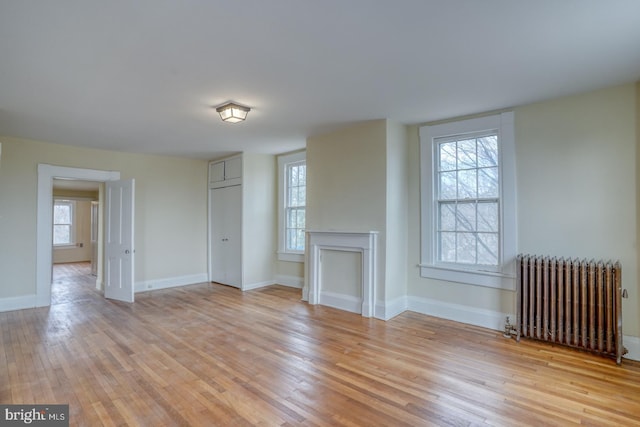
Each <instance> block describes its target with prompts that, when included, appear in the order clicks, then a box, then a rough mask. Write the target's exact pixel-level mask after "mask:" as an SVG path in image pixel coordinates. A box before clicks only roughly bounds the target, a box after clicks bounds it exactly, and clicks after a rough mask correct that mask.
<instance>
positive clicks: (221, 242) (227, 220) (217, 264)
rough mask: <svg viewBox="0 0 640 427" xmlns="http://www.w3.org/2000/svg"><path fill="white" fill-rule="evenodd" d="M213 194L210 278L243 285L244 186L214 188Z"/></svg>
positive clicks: (229, 283) (211, 194) (228, 283)
mask: <svg viewBox="0 0 640 427" xmlns="http://www.w3.org/2000/svg"><path fill="white" fill-rule="evenodd" d="M210 197H211V257H212V258H211V270H212V271H211V280H212V281H213V282H218V283H223V284H225V285H231V286H235V287H238V288H240V287H242V259H241V258H242V252H241V249H242V248H241V237H242V229H241V224H242V186H240V185H234V186H232V187H223V188H215V189H212V190H210Z"/></svg>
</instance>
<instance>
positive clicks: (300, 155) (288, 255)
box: [278, 151, 307, 262]
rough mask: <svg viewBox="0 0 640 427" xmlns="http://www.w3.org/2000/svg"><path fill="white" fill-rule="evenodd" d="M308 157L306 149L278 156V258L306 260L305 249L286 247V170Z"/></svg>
mask: <svg viewBox="0 0 640 427" xmlns="http://www.w3.org/2000/svg"><path fill="white" fill-rule="evenodd" d="M306 159H307V153H306V151H299V152H297V153H292V154H283V155H281V156H278V260H279V261H290V262H304V251H295V252H293V251H287V250H286V248H285V230H286V206H285V203H286V199H285V197H286V190H287V188H286V170H287V165H289V164H291V163H296V162H300V161H303V160H306Z"/></svg>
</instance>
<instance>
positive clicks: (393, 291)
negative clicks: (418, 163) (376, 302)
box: [379, 121, 409, 301]
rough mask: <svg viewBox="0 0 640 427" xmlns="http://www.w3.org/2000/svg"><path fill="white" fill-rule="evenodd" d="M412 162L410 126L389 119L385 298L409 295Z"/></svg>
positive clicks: (389, 299) (391, 298)
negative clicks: (409, 206)
mask: <svg viewBox="0 0 640 427" xmlns="http://www.w3.org/2000/svg"><path fill="white" fill-rule="evenodd" d="M408 165H409V144H408V134H407V127H406V126H403V125H401V124H398V123H393V122H391V121H387V168H386V181H387V190H386V205H387V206H386V209H387V212H386V231H387V235H386V241H387V245H386V277H385V280H384V283H385V294H384V298H383V299H384V300H385V301H392V300H394V299H397V298H402V297H404V296H406V295H407V264H406V260H407V249H408V246H407V238H408V227H407V221H408V202H409V200H408V199H409V190H408V186H409V174H408ZM379 299H382V298H379Z"/></svg>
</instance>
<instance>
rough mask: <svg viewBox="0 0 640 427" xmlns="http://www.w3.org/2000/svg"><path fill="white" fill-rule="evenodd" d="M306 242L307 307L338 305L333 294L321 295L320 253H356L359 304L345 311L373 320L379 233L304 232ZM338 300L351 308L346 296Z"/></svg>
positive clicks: (324, 293) (322, 293)
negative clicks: (359, 257) (359, 268)
mask: <svg viewBox="0 0 640 427" xmlns="http://www.w3.org/2000/svg"><path fill="white" fill-rule="evenodd" d="M307 238H308V249H309V254H308V259H309V289H308V298H309V304H311V305H315V304H326V302H331V303H334V302H336V301H337V300H336V295H335V294H333V293H332V294H329V293H326V292H323V291H322V274H321V272H322V259H321V256H320V255H321V252H322V251H323V250H334V251H347V252H359V253H360V254H362V301H361V302H360V304H359V307H357V308H358V309H356V310H348V311H353V312H356V313H360V314H362V316H363V317H372V316H373V315H374V309H375V301H376V285H377V281H376V271H377V265H376V263H377V256H376V251H377V241H378V232H377V231H369V232H352V231H307ZM341 299H342V301H340V304H342V306H343V307H347V306H352V305H351V304H350V303H349V302H350V301H351V299H350V298H348V296H346V295H342V298H341ZM343 303H344V304H343ZM327 305H328V304H327ZM338 308H340V307H338ZM343 309H344V308H343Z"/></svg>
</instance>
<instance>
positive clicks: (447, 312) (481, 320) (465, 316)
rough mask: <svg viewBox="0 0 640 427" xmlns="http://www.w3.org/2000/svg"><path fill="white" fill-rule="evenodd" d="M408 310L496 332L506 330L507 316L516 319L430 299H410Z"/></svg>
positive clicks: (496, 312) (511, 315) (498, 313)
mask: <svg viewBox="0 0 640 427" xmlns="http://www.w3.org/2000/svg"><path fill="white" fill-rule="evenodd" d="M407 309H408V310H411V311H415V312H416V313H421V314H426V315H429V316H434V317H440V318H442V319H448V320H453V321H455V322H460V323H467V324H469V325H474V326H481V327H483V328H489V329H493V330H496V331H500V330H504V323H505V319H506V317H507V316H509V318H511V319H515V318H516V316H515V315H514V314H513V313H501V312H499V311H493V310H485V309H480V308H474V307H469V306H466V305H461V304H451V303H447V302H442V301H437V300H433V299H429V298H421V297H408V304H407Z"/></svg>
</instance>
